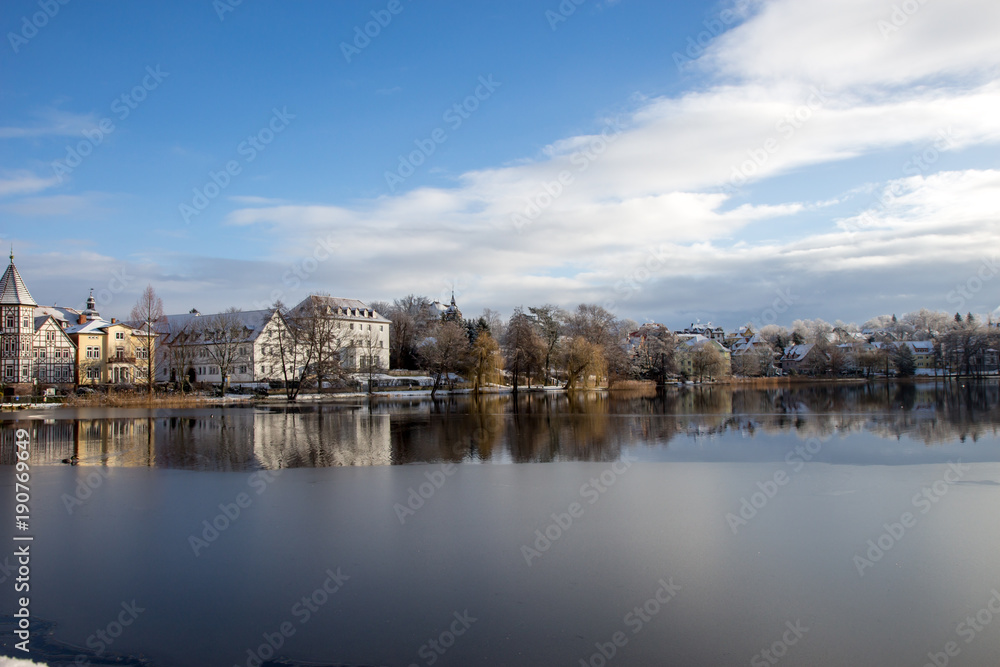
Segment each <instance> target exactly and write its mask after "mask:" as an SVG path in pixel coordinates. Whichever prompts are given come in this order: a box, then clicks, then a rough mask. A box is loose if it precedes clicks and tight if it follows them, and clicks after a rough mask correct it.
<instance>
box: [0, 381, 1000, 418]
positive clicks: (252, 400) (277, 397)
mask: <svg viewBox="0 0 1000 667" xmlns="http://www.w3.org/2000/svg"><path fill="white" fill-rule="evenodd" d="M998 380H1000V376H998V375H987V376H981V377H975V376H956V375H938V376H931V375H918V376H913V377H908V378H886V377H874V378H823V377H819V378H815V377H808V376H781V377H769V378H727V379H724V380H714V381H708V382H680V381H677V382H668V383H666V384H662V385H658V384H655V383H654V382H652V381H649V380H647V381H637V380H630V381H626V382H625V383H622V384H620V385H612V386H611V387H585V388H584V387H580V388H574V389H572V390H568V389H565V388H564V387H563V386H562V385H558V386H552V385H549V386H532V387H519V388H518V393H525V394H528V393H530V394H541V393H559V394H569V393H582V392H600V393H618V392H631V391H637V390H640V391H650V390H652V391H658V390H660V389H685V388H694V387H731V388H747V389H753V388H762V389H763V388H772V387H790V386H798V385H836V384H840V385H863V384H888V383H897V384H931V383H941V382H988V381H994V382H995V381H998ZM513 394H514V391H513V388H512V387H494V388H491V389H489V390H487V391H481V392H480V393H479V395H481V396H497V395H513ZM471 395H473V391H472V390H471V389H469V388H460V389H450V390H449V389H439V390H438V391H437V392H436V394H435V395H434V397H435V398H438V397H448V396H471ZM431 396H432V392H431V390H430V389H415V390H399V389H392V390H387V391H376V392H372V393H368V392H363V391H355V392H338V393H329V394H315V393H312V394H300V395H299V396H298V397H296V399H295V400H294V401H290V400H288V399H287V398H286V397H285V396H284V395H283V394H280V393H278V394H272V395H269V396H266V397H260V396H253V395H244V394H229V395H226V396H201V395H190V394H186V395H184V396H163V395H154V396H153V397H152V398H149V397H146V396H143V397H138V396H123V395H115V394H111V395H101V396H100V399H99V398H98V397H97V396H94V395H90V396H87V397H86V399H83V400H79V399H77V400H73V401H70V402H33V401H25V402H23V403H22V402H19V401H18V402H4V403H0V411H2V412H16V411H20V410H28V409H31V410H37V409H49V408H58V407H70V408H92V407H102V408H107V407H124V408H143V407H151V408H172V407H175V408H186V407H187V408H197V407H215V406H220V407H225V406H236V405H242V406H254V405H299V404H309V405H315V404H321V403H338V402H342V401H357V400H358V399H368V398H371V399H407V398H418V399H426V398H431ZM101 399H104V400H101Z"/></svg>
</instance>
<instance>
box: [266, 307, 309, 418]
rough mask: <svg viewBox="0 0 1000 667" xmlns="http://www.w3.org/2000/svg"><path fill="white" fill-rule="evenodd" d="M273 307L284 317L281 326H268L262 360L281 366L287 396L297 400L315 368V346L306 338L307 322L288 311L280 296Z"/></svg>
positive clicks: (291, 399)
mask: <svg viewBox="0 0 1000 667" xmlns="http://www.w3.org/2000/svg"><path fill="white" fill-rule="evenodd" d="M272 307H273V308H274V310H275V311H276V312H277V313H278V316H279V317H280V318H281V326H278V327H275V328H273V329H271V330H269V331H268V333H267V338H266V340H264V341H263V342H262V348H261V351H262V354H263V360H264V361H266V362H267V363H268V364H269V365H270V366H271V368H278V369H279V370H280V372H281V378H282V384H283V385H284V387H285V397H286V398H287V399H288V400H289V401H294V400H295V399H297V398H298V396H299V392H301V391H302V387H303V385H305V383H306V380H307V377H308V374H309V373H310V372H311V371H312V368H313V365H312V354H313V351H314V348H313V346H311V345H309V344H308V341H307V340H306V335H305V332H306V330H307V326H306V323H305V322H303V321H302V320H301V319H300V318H299V317H297V316H296V315H294V314H292V313H289V312H288V309H287V308H286V307H285V305H284V304H283V303H281V301H280V300H279V301H276V302H275V303H274V305H273V306H272Z"/></svg>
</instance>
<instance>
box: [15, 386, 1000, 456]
mask: <svg viewBox="0 0 1000 667" xmlns="http://www.w3.org/2000/svg"><path fill="white" fill-rule="evenodd" d="M4 417H6V419H4V420H2V421H0V462H2V463H5V464H10V463H13V461H14V441H15V431H16V429H18V428H25V429H27V430H28V431H29V433H30V435H31V441H32V443H33V447H34V451H33V455H32V460H33V462H34V463H35V464H36V465H44V464H59V463H61V462H63V461H64V460H67V461H72V462H74V463H76V464H78V465H102V466H133V467H134V466H155V467H163V468H183V469H202V470H233V471H242V470H254V469H260V468H264V469H277V468H289V467H328V466H369V465H391V464H405V463H419V462H449V461H450V462H460V461H467V462H474V461H493V462H529V461H565V460H581V461H613V460H616V459H618V458H619V457H620V456H621V454H622V451H623V450H624V449H625V448H627V447H634V446H644V445H645V446H666V445H667V444H668V443H669V442H671V440H673V439H674V438H677V437H678V436H682V437H683V436H687V437H693V438H700V437H708V438H712V437H716V436H720V435H722V434H726V433H739V434H741V435H743V436H747V437H751V438H754V437H763V436H775V435H779V434H787V433H794V434H795V435H796V436H798V437H802V438H804V437H810V436H817V437H821V438H825V437H828V436H832V435H834V434H839V435H841V436H845V435H850V434H852V433H863V432H865V433H869V434H873V435H874V436H876V437H878V438H882V439H891V440H898V439H902V438H906V439H907V440H908V441H911V442H918V443H922V444H924V445H938V444H946V443H953V442H966V441H967V440H970V441H977V440H979V438H981V437H984V436H995V435H996V433H997V427H998V425H1000V389H998V385H997V384H996V383H971V382H966V383H954V382H951V383H947V384H946V383H939V384H937V385H934V384H888V385H887V384H872V385H867V384H852V385H831V384H822V385H793V386H791V387H776V388H768V389H744V388H739V387H732V386H705V387H695V388H687V389H683V388H682V389H668V390H666V391H662V390H661V391H659V392H657V391H644V392H633V393H612V394H606V393H596V392H582V393H576V394H573V395H567V394H564V393H554V392H548V393H527V394H522V395H521V396H519V397H518V398H517V399H514V398H513V397H512V396H510V395H499V396H498V395H493V396H483V397H480V398H478V399H475V398H473V397H470V396H452V397H446V398H442V399H439V400H434V401H432V400H430V399H428V398H413V399H403V400H391V401H388V400H387V401H376V402H375V403H373V404H372V405H371V406H368V405H364V404H362V405H344V404H327V405H312V406H298V407H292V408H284V407H270V408H267V407H257V408H248V407H243V408H226V409H223V408H213V409H177V410H155V411H151V412H150V413H149V414H145V413H143V414H141V416H137V411H135V410H128V411H123V410H116V409H106V410H93V409H90V410H87V411H86V412H85V413H78V412H74V411H72V410H69V409H66V410H53V411H49V412H46V413H43V414H40V415H38V416H37V418H36V417H34V416H33V417H30V418H27V417H26V416H25V415H24V414H23V413H11V414H8V415H4Z"/></svg>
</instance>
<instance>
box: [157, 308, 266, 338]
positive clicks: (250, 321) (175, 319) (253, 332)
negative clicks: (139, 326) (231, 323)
mask: <svg viewBox="0 0 1000 667" xmlns="http://www.w3.org/2000/svg"><path fill="white" fill-rule="evenodd" d="M220 315H224V316H226V317H235V318H236V320H237V321H238V322H240V323H242V324H243V327H244V328H245V329H249V330H250V334H249V335H248V336H247V340H250V341H252V340H256V339H257V337H258V336H259V335H260V333H261V331H263V330H264V327H265V326H266V325H267V323H268V322H269V321H270V319H271V317H272V316H273V315H274V309H273V308H267V309H264V310H239V311H236V312H235V313H213V314H210V315H201V314H197V313H184V314H182V315H166V316H165V317H164V318H163V319H164V320H165V322H164V324H163V325H161V326H162V330H161V333H163V334H164V335H165V338H166V342H170V339H171V337H172V336H176V335H177V334H179V333H180V332H182V331H184V330H185V329H187V330H188V331H191V330H192V329H193V328H194V327H195V326H204V324H203V323H205V322H211V321H212V319H214V318H216V317H219V316H220Z"/></svg>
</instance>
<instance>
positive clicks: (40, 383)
mask: <svg viewBox="0 0 1000 667" xmlns="http://www.w3.org/2000/svg"><path fill="white" fill-rule="evenodd" d="M37 306H38V304H37V303H35V300H34V299H33V298H32V296H31V293H30V292H29V291H28V288H27V286H26V285H25V284H24V280H23V279H22V278H21V274H20V273H19V272H18V270H17V267H16V266H14V254H13V253H11V255H10V265H9V266H8V267H7V270H6V271H4V274H3V277H2V278H0V354H2V357H0V364H2V366H3V370H2V382H3V387H4V393H5V394H22V395H23V394H29V393H34V392H36V391H39V390H41V389H42V388H47V387H56V388H58V389H68V388H70V387H72V384H73V382H74V380H75V373H76V370H75V369H76V349H75V345H74V343H73V341H72V340H71V339H70V338H69V337H68V336H67V335H66V333H65V332H64V331H63V329H62V327H61V326H59V323H58V322H57V321H56V320H55V319H54V318H53V317H52V316H51V315H39V316H38V317H36V316H35V309H36V308H37Z"/></svg>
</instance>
